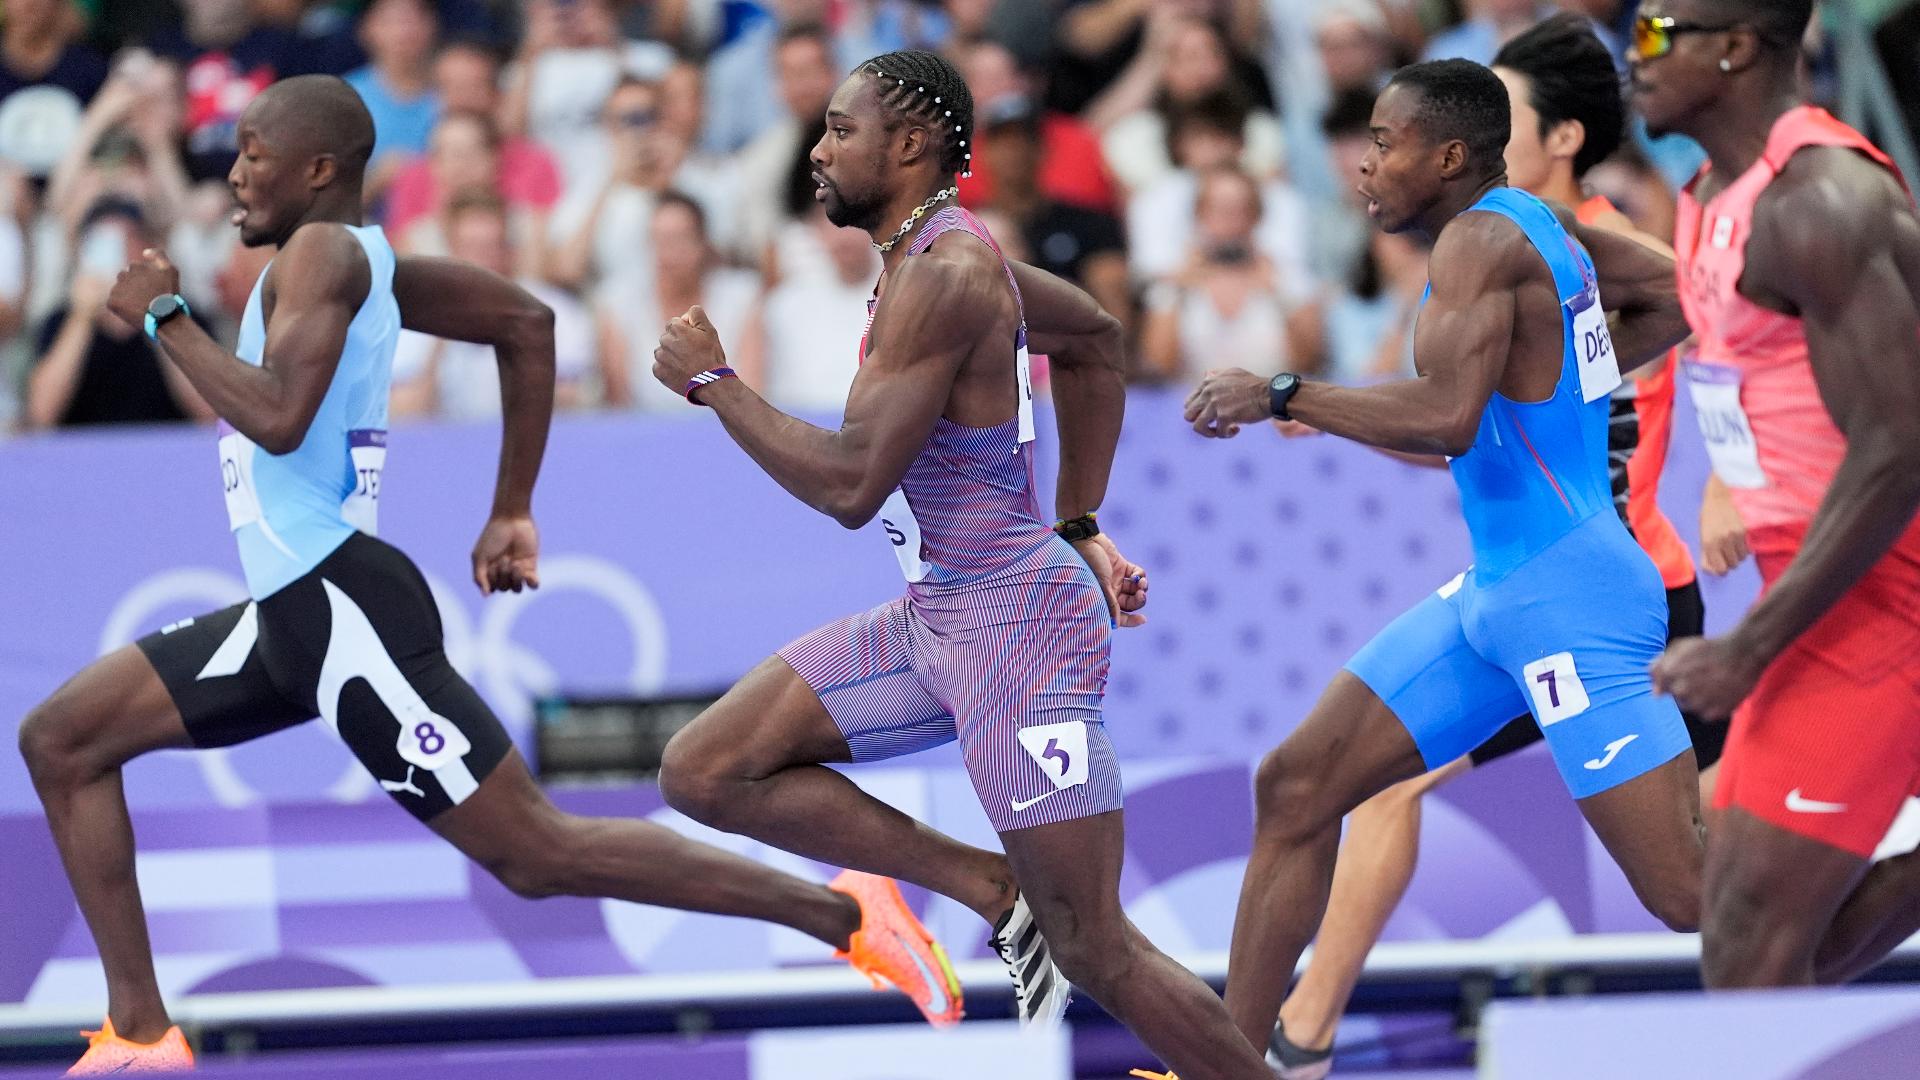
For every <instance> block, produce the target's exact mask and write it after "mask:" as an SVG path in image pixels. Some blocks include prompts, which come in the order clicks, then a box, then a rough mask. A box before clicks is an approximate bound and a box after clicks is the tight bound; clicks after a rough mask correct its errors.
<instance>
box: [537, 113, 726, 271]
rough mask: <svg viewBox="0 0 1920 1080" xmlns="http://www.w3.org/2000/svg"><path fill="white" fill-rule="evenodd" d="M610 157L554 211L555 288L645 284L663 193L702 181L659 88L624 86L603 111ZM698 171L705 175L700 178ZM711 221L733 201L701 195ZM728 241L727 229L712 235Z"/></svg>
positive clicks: (572, 186)
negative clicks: (689, 171)
mask: <svg viewBox="0 0 1920 1080" xmlns="http://www.w3.org/2000/svg"><path fill="white" fill-rule="evenodd" d="M600 120H601V129H602V131H603V132H604V133H605V140H606V157H605V161H604V164H603V165H602V166H601V168H599V169H597V170H595V172H594V173H592V174H590V175H588V176H586V177H583V178H582V179H581V180H580V181H578V182H570V183H569V185H568V189H567V192H566V194H564V195H562V196H561V199H560V205H559V206H558V207H556V208H555V209H554V214H553V224H552V227H551V228H550V229H549V242H550V243H551V244H552V245H553V247H552V249H551V252H550V255H549V258H548V261H547V263H546V275H547V277H548V279H549V280H551V281H553V282H554V283H555V284H558V285H561V286H564V287H567V288H575V289H577V288H583V287H586V286H589V285H590V284H591V283H594V282H599V281H605V280H607V279H609V278H614V277H630V276H632V275H634V274H639V275H641V276H643V277H644V276H645V274H646V272H647V268H648V266H650V265H651V262H652V255H651V244H650V242H649V235H650V232H651V228H652V221H653V211H654V207H655V205H656V203H657V201H658V199H659V196H660V193H661V192H663V191H666V190H667V189H669V188H675V187H679V186H680V185H681V184H683V183H684V184H687V185H689V186H692V185H695V184H697V183H698V181H699V177H698V176H686V177H683V176H682V173H683V172H684V171H685V166H686V164H687V159H688V152H689V150H690V147H689V145H688V143H687V140H686V138H685V137H684V136H683V135H682V134H680V133H679V132H677V131H675V130H674V129H673V128H671V127H669V126H668V125H667V124H665V123H664V122H663V116H662V112H661V94H660V86H659V84H658V83H652V82H644V81H641V80H639V79H624V80H622V81H621V82H620V84H619V85H618V86H616V87H614V90H613V93H612V94H610V95H608V97H607V103H606V106H605V108H604V109H603V110H602V111H601V117H600ZM696 171H698V170H696ZM694 198H695V199H696V200H697V201H699V202H700V208H701V210H702V211H703V212H704V213H705V214H706V215H707V218H708V220H709V221H712V220H713V217H714V214H715V213H716V211H728V210H731V209H732V206H731V200H730V199H729V198H728V196H727V193H726V192H723V191H714V190H712V189H711V187H709V189H708V190H706V191H700V190H699V189H698V188H697V187H695V188H694ZM716 231H717V232H721V233H722V234H724V233H725V228H724V227H722V228H720V229H717V230H716V229H712V228H711V227H710V228H709V230H708V235H712V234H713V233H714V232H716Z"/></svg>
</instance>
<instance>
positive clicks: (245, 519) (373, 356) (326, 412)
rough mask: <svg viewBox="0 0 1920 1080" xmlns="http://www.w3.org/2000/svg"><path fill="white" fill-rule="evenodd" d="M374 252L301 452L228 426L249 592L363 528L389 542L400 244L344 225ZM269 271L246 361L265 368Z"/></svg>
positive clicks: (234, 516)
mask: <svg viewBox="0 0 1920 1080" xmlns="http://www.w3.org/2000/svg"><path fill="white" fill-rule="evenodd" d="M341 227H342V228H343V229H344V230H345V231H346V232H347V233H348V234H350V235H351V236H352V237H353V239H354V240H355V241H357V242H358V243H359V245H360V248H361V250H362V251H364V252H365V253H366V260H367V270H368V278H369V286H368V289H367V297H366V299H365V300H362V301H361V302H360V308H359V310H358V311H356V312H354V315H353V321H352V322H350V323H348V324H347V338H346V344H345V345H344V346H343V347H342V348H341V350H340V363H339V366H338V367H337V368H335V369H334V373H333V382H332V385H330V386H329V387H328V388H327V393H326V396H325V397H324V398H322V399H321V400H320V408H319V411H317V412H315V413H314V415H313V420H312V422H311V423H310V424H308V426H307V433H306V437H305V438H304V439H303V440H302V441H301V443H300V445H299V446H298V447H297V448H295V449H294V450H293V451H291V452H289V453H285V454H279V455H274V454H267V453H263V452H261V450H260V448H259V447H258V446H257V445H255V444H254V443H253V441H252V440H250V439H248V438H247V437H246V436H245V435H242V434H241V433H240V432H238V431H236V430H234V428H233V425H232V424H229V423H227V422H226V421H225V420H222V421H221V422H220V479H221V484H222V486H223V488H224V490H225V492H226V499H227V524H228V525H229V526H231V527H232V529H233V535H234V539H235V540H236V541H237V542H238V543H239V545H240V565H241V568H242V569H243V570H244V571H245V572H246V576H247V591H248V592H249V593H250V594H251V595H252V596H253V598H254V599H255V600H264V599H266V598H267V597H269V596H272V595H273V594H274V593H276V592H278V591H280V589H282V588H284V587H285V586H286V585H288V584H289V583H291V582H292V581H294V580H295V579H297V578H299V577H301V576H302V575H304V574H305V573H306V572H307V571H309V570H312V569H313V568H314V567H316V566H318V565H320V560H322V559H324V558H326V557H327V556H328V555H331V554H333V551H334V549H335V548H337V547H339V546H340V545H341V543H342V542H344V541H345V540H346V539H347V537H349V536H351V535H353V533H354V531H355V530H356V529H357V530H359V531H360V532H363V533H366V534H367V535H368V536H377V535H379V509H380V472H381V470H382V469H383V468H384V467H385V465H386V458H387V398H388V390H389V388H390V386H391V383H392V381H393V349H394V345H395V343H396V342H398V341H399V340H400V306H399V305H398V304H396V303H395V302H394V299H393V266H394V256H393V247H392V245H390V244H388V243H387V237H386V234H385V233H384V232H382V231H381V229H380V227H379V226H378V225H345V226H341ZM266 283H267V274H266V273H265V272H263V273H261V275H260V280H259V281H257V282H255V283H254V286H253V294H252V295H251V296H249V297H248V298H247V309H246V312H245V313H244V314H242V315H241V317H240V341H239V347H238V348H237V349H236V350H235V353H236V355H238V356H239V357H240V359H242V360H245V361H246V362H247V363H249V364H253V365H255V366H256V367H257V366H259V364H260V361H261V357H262V356H264V355H265V352H266V344H267V320H266V316H265V314H264V313H263V312H262V310H261V302H260V296H261V293H262V292H263V291H264V290H265V288H266Z"/></svg>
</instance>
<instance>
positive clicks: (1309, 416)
mask: <svg viewBox="0 0 1920 1080" xmlns="http://www.w3.org/2000/svg"><path fill="white" fill-rule="evenodd" d="M1523 260H1531V262H1530V263H1529V262H1527V261H1523ZM1433 263H1434V265H1435V266H1445V267H1447V273H1446V274H1444V275H1436V276H1435V278H1434V281H1433V294H1432V295H1431V296H1430V297H1429V298H1428V300H1427V306H1426V308H1425V309H1424V310H1423V311H1422V312H1421V313H1420V323H1419V326H1418V327H1417V328H1416V330H1415V332H1414V339H1413V364H1414V369H1415V371H1416V372H1417V373H1418V375H1417V377H1415V378H1412V379H1404V380H1401V381H1398V382H1390V383H1382V384H1380V385H1378V386H1365V387H1347V386H1335V385H1332V384H1330V383H1320V382H1311V383H1304V384H1302V385H1301V387H1300V389H1299V391H1298V392H1297V393H1296V394H1295V395H1294V397H1293V401H1292V402H1291V403H1290V404H1289V406H1288V408H1287V412H1288V415H1290V416H1291V417H1293V418H1294V419H1296V420H1299V421H1301V422H1302V423H1305V424H1307V425H1309V426H1311V427H1315V428H1318V429H1320V430H1321V431H1324V432H1326V433H1328V434H1330V435H1339V436H1342V437H1344V438H1348V439H1352V440H1354V441H1355V442H1361V443H1366V444H1367V445H1369V446H1378V447H1382V448H1385V449H1388V450H1400V451H1403V452H1406V453H1410V454H1449V455H1453V456H1456V457H1457V456H1459V455H1461V454H1464V453H1466V452H1467V451H1468V450H1470V449H1472V447H1473V440H1474V436H1475V435H1476V434H1477V433H1478V432H1479V429H1480V414H1481V413H1482V412H1483V411H1484V410H1485V409H1486V407H1487V400H1488V399H1489V398H1491V397H1492V396H1493V391H1494V389H1495V388H1496V387H1497V386H1499V385H1500V377H1501V375H1502V374H1503V373H1504V372H1505V371H1506V367H1507V353H1508V350H1509V348H1510V346H1511V345H1512V340H1513V320H1514V290H1515V288H1517V287H1518V286H1519V285H1520V283H1521V282H1522V281H1523V280H1524V277H1525V274H1526V272H1527V271H1528V269H1529V268H1530V266H1537V265H1538V256H1536V255H1535V254H1534V253H1533V248H1532V246H1531V245H1530V244H1528V242H1527V239H1526V236H1525V234H1523V233H1521V232H1520V230H1519V228H1518V227H1516V226H1515V225H1514V224H1513V223H1512V222H1511V221H1509V220H1507V219H1506V218H1504V217H1501V216H1499V215H1497V214H1463V215H1461V216H1460V217H1459V218H1457V219H1455V220H1454V221H1453V222H1452V223H1451V224H1449V225H1448V226H1447V227H1446V229H1444V230H1443V231H1442V232H1441V233H1440V240H1439V242H1438V243H1436V244H1435V245H1434V250H1433ZM1186 415H1187V419H1188V420H1189V421H1191V422H1192V423H1193V429H1194V430H1195V431H1197V432H1199V433H1200V434H1202V435H1206V436H1209V437H1212V438H1228V437H1231V436H1233V435H1234V434H1236V433H1238V432H1239V430H1240V425H1242V424H1251V423H1253V422H1255V421H1258V420H1264V419H1266V418H1267V417H1268V416H1270V415H1271V411H1270V409H1269V407H1268V397H1267V380H1266V378H1265V377H1263V376H1259V375H1253V374H1250V373H1248V372H1245V371H1216V372H1213V373H1211V374H1209V375H1208V376H1207V377H1206V378H1205V379H1204V380H1203V381H1202V382H1201V383H1200V386H1199V388H1198V389H1196V390H1195V391H1194V392H1193V395H1192V396H1191V397H1189V398H1188V399H1187V413H1186Z"/></svg>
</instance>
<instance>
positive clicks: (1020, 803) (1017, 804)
mask: <svg viewBox="0 0 1920 1080" xmlns="http://www.w3.org/2000/svg"><path fill="white" fill-rule="evenodd" d="M1065 790H1067V789H1066V788H1054V789H1053V790H1052V791H1049V792H1047V793H1046V794H1045V795H1035V796H1034V797H1033V798H1031V799H1015V800H1013V810H1014V813H1016V814H1017V813H1019V812H1020V811H1022V810H1025V809H1026V808H1027V807H1029V806H1032V805H1033V804H1034V803H1037V802H1039V801H1040V800H1041V799H1051V798H1053V797H1054V796H1055V795H1058V794H1060V793H1061V792H1063V791H1065Z"/></svg>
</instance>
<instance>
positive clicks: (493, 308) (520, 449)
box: [393, 255, 553, 592]
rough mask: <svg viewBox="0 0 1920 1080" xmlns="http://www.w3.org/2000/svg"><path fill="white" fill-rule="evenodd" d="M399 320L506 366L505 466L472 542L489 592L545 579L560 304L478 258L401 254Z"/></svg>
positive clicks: (478, 577)
mask: <svg viewBox="0 0 1920 1080" xmlns="http://www.w3.org/2000/svg"><path fill="white" fill-rule="evenodd" d="M393 299H394V302H395V303H397V304H398V305H399V306H400V324H401V325H402V326H405V327H406V328H407V329H409V330H418V331H419V332H420V333H423V334H431V335H433V336H434V337H439V338H450V339H452V340H454V341H472V342H478V343H479V344H482V345H491V346H493V356H494V362H495V363H497V364H498V365H499V367H500V406H501V423H502V432H501V437H500V471H499V473H498V475H497V476H496V477H495V479H494V485H493V512H492V514H491V515H490V516H489V518H488V522H487V527H486V529H485V530H484V531H482V533H481V534H480V541H479V543H477V544H475V545H474V549H473V580H474V584H476V585H478V586H479V587H480V590H481V591H482V592H499V591H505V590H508V589H511V590H512V591H514V592H519V591H520V590H521V589H522V588H523V587H525V586H532V587H534V588H538V587H539V586H540V572H539V566H538V561H537V560H538V558H539V552H540V540H539V534H538V533H537V532H536V531H535V530H534V527H533V484H534V481H535V480H536V479H538V478H539V476H540V461H541V459H542V458H543V457H545V456H546V452H547V429H548V427H549V426H550V425H551V424H552V421H553V309H551V308H549V307H547V305H546V304H544V303H542V302H541V301H540V299H539V298H538V297H536V296H534V295H533V294H532V293H530V292H528V291H527V290H525V289H523V288H521V287H520V286H518V285H515V284H514V283H513V282H511V281H508V280H507V279H506V278H504V277H501V276H500V275H499V274H496V273H494V272H493V271H491V270H485V269H482V268H480V267H478V266H474V265H473V264H471V263H464V262H459V261H456V260H453V259H437V258H428V257H424V256H419V255H408V256H403V257H402V258H401V259H399V260H398V261H397V262H396V263H395V265H394V268H393Z"/></svg>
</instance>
